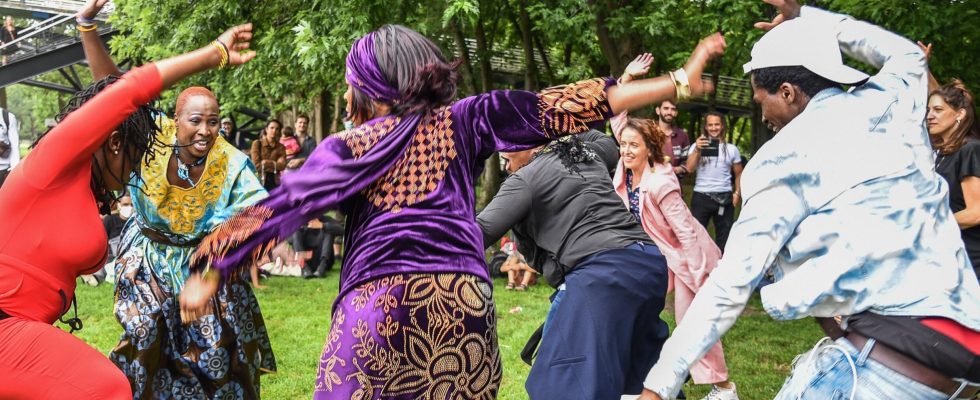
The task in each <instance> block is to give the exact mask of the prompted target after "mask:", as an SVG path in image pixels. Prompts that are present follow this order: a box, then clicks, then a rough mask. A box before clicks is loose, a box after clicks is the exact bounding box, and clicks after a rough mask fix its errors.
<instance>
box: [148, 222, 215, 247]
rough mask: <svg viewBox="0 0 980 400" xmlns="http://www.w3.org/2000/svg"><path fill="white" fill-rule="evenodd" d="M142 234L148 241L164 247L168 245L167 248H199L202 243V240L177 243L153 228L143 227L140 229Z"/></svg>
mask: <svg viewBox="0 0 980 400" xmlns="http://www.w3.org/2000/svg"><path fill="white" fill-rule="evenodd" d="M140 232H142V233H143V236H146V237H147V238H148V239H150V240H152V241H154V242H157V243H160V244H163V245H167V246H174V247H197V245H198V244H199V243H201V239H195V240H191V241H188V242H186V243H176V242H174V241H172V240H170V238H168V237H167V236H166V235H164V234H162V233H160V232H157V231H156V230H154V229H153V228H147V227H142V228H140Z"/></svg>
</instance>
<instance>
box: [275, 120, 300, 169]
mask: <svg viewBox="0 0 980 400" xmlns="http://www.w3.org/2000/svg"><path fill="white" fill-rule="evenodd" d="M279 143H281V144H282V146H283V147H285V148H286V165H287V166H288V165H289V162H290V161H292V160H293V159H294V158H296V155H297V154H299V141H298V140H296V135H295V134H294V133H293V127H291V126H287V127H285V128H283V129H282V137H281V138H279Z"/></svg>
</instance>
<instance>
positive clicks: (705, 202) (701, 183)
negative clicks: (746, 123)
mask: <svg viewBox="0 0 980 400" xmlns="http://www.w3.org/2000/svg"><path fill="white" fill-rule="evenodd" d="M726 128H727V127H726V126H725V118H724V116H722V115H721V114H720V113H717V112H714V111H712V112H709V113H708V114H707V115H705V117H704V125H703V128H702V134H701V137H699V138H698V140H697V142H695V143H694V146H692V147H691V153H690V154H688V156H687V170H688V171H690V172H691V173H694V172H695V171H697V176H696V177H695V179H694V194H693V195H692V196H691V213H692V214H694V218H695V219H697V220H698V222H700V223H701V225H703V226H704V228H705V229H708V223H710V222H711V220H714V223H715V244H717V245H718V248H720V249H721V251H722V252H724V251H725V242H727V241H728V232H730V231H731V230H732V225H733V224H734V223H735V205H736V204H739V203H740V202H741V201H742V198H741V197H740V196H739V188H740V186H741V185H740V183H739V182H740V181H741V178H742V167H743V165H742V155H741V154H740V153H739V151H738V147H737V146H735V145H733V144H730V143H727V142H726V141H725V131H726V130H727V129H726ZM733 174H734V176H735V179H734V180H732V175H733Z"/></svg>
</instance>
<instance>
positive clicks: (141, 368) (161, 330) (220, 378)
mask: <svg viewBox="0 0 980 400" xmlns="http://www.w3.org/2000/svg"><path fill="white" fill-rule="evenodd" d="M116 265H117V266H116V268H117V270H116V272H117V274H120V275H118V276H119V277H120V279H119V283H118V285H117V286H116V303H115V307H114V311H115V315H116V320H117V321H119V324H120V325H122V326H123V329H124V333H123V335H122V339H121V340H120V342H119V344H118V345H116V347H115V348H114V349H113V350H112V352H111V353H110V356H109V358H110V359H112V361H113V362H114V363H116V365H117V366H118V367H119V368H120V369H121V370H122V371H123V373H124V374H126V377H127V378H128V379H129V382H130V384H131V385H132V390H133V399H162V398H166V399H189V400H190V399H193V400H198V399H258V398H259V395H260V392H259V376H260V375H261V374H263V373H269V372H274V371H275V370H276V360H275V356H274V355H273V354H272V346H271V345H270V343H269V335H268V332H267V331H266V328H265V322H264V321H263V319H262V313H261V311H260V310H259V303H258V301H257V300H256V299H255V295H254V294H253V293H252V289H251V288H250V287H249V285H248V284H247V283H245V282H244V281H242V280H241V279H232V280H230V281H228V282H226V283H225V284H224V285H222V286H221V287H220V288H219V289H218V292H217V293H216V294H215V297H214V300H213V303H212V305H214V306H215V307H216V311H215V312H212V313H209V314H207V315H204V316H202V317H200V318H198V319H197V320H196V321H194V322H193V323H191V324H188V325H184V324H183V323H182V322H181V319H180V306H179V305H178V304H177V299H176V297H175V296H174V295H173V288H172V287H170V286H169V285H168V284H167V282H166V281H164V280H159V279H158V278H157V277H156V276H154V274H153V272H152V271H151V270H150V269H149V268H146V264H145V262H144V260H143V259H141V257H140V255H139V254H138V253H136V252H127V253H126V255H125V256H124V257H123V258H122V259H120V260H119V262H118V263H117V264H116Z"/></svg>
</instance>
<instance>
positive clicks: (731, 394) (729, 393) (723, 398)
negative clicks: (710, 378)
mask: <svg viewBox="0 0 980 400" xmlns="http://www.w3.org/2000/svg"><path fill="white" fill-rule="evenodd" d="M701 400H738V393H737V392H736V391H735V382H732V388H731V389H723V388H720V387H718V386H715V385H711V393H708V395H707V396H704V398H703V399H701Z"/></svg>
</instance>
